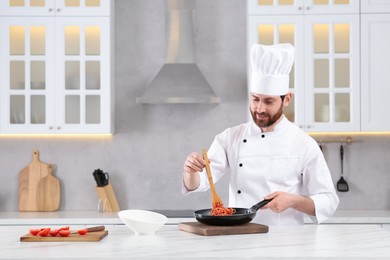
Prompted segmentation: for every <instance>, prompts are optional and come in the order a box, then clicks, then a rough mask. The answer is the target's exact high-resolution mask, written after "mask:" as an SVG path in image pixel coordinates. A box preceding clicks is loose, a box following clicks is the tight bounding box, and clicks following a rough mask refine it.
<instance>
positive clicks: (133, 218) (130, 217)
mask: <svg viewBox="0 0 390 260" xmlns="http://www.w3.org/2000/svg"><path fill="white" fill-rule="evenodd" d="M118 216H119V218H120V219H121V220H122V221H123V223H125V224H126V226H127V227H128V228H130V229H131V230H132V231H134V233H136V234H138V235H150V234H154V233H155V232H156V231H157V230H159V229H160V228H161V227H162V226H163V225H164V224H165V223H166V222H167V221H168V218H167V217H166V216H164V215H162V214H159V213H156V212H153V211H147V210H140V209H128V210H122V211H119V212H118Z"/></svg>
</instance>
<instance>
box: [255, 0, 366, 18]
mask: <svg viewBox="0 0 390 260" xmlns="http://www.w3.org/2000/svg"><path fill="white" fill-rule="evenodd" d="M247 7H248V14H249V15H281V14H330V13H331V14H348V13H358V12H359V1H358V0H255V1H252V0H249V1H248V4H247Z"/></svg>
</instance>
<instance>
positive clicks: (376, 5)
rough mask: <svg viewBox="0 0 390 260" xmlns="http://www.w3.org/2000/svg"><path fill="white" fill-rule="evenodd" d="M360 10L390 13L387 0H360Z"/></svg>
mask: <svg viewBox="0 0 390 260" xmlns="http://www.w3.org/2000/svg"><path fill="white" fill-rule="evenodd" d="M360 11H361V13H362V14H366V13H390V1H388V0H360Z"/></svg>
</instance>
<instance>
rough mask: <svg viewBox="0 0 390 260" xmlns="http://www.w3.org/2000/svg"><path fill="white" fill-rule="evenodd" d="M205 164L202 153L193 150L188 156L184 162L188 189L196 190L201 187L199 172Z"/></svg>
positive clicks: (185, 181) (184, 178)
mask: <svg viewBox="0 0 390 260" xmlns="http://www.w3.org/2000/svg"><path fill="white" fill-rule="evenodd" d="M205 166H206V162H205V160H203V157H202V156H201V155H200V154H198V153H196V152H192V153H191V154H190V155H188V156H187V158H186V160H185V162H184V176H183V181H184V186H185V187H186V189H187V190H188V191H192V190H195V189H196V188H198V187H199V183H200V177H199V172H201V171H202V170H203V168H204V167H205Z"/></svg>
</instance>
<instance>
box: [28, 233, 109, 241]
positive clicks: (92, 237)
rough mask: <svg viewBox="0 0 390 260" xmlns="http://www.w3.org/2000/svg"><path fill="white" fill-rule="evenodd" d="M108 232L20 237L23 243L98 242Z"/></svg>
mask: <svg viewBox="0 0 390 260" xmlns="http://www.w3.org/2000/svg"><path fill="white" fill-rule="evenodd" d="M107 234H108V230H103V231H96V232H90V233H87V234H85V235H79V234H70V235H69V236H67V237H61V236H55V237H52V236H50V235H48V236H47V237H41V236H33V235H31V234H30V233H28V234H26V235H24V236H22V237H20V241H21V242H98V241H100V240H102V239H103V238H104V237H105V236H107Z"/></svg>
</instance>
